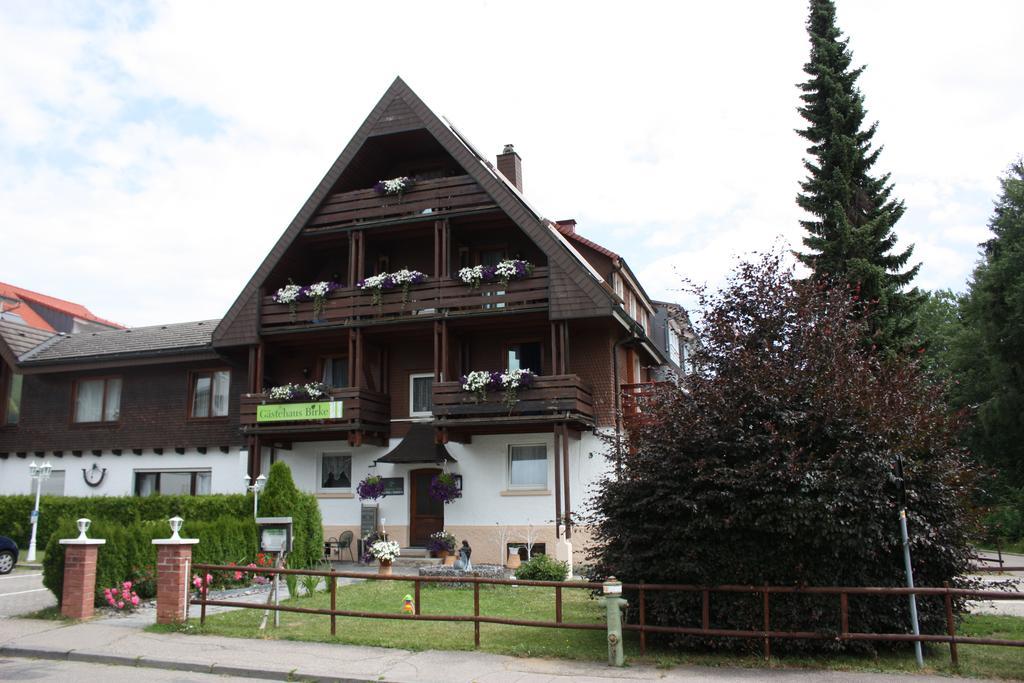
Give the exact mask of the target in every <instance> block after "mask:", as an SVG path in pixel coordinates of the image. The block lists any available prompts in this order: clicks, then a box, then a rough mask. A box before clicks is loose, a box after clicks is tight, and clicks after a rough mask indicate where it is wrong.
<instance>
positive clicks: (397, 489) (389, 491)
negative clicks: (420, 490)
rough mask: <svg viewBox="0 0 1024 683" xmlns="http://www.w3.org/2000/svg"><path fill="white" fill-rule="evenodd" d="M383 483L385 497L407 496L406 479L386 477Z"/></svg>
mask: <svg viewBox="0 0 1024 683" xmlns="http://www.w3.org/2000/svg"><path fill="white" fill-rule="evenodd" d="M382 481H383V482H384V495H385V496H402V495H405V477H384V478H383V479H382Z"/></svg>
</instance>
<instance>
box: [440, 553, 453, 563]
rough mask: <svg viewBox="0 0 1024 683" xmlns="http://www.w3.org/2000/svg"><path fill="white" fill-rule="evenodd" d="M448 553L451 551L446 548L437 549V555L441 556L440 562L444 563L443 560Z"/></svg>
mask: <svg viewBox="0 0 1024 683" xmlns="http://www.w3.org/2000/svg"><path fill="white" fill-rule="evenodd" d="M450 554H451V553H449V552H448V551H447V550H439V551H438V552H437V556H438V557H440V558H441V562H442V563H444V561H445V560H447V559H448V556H449V555H450Z"/></svg>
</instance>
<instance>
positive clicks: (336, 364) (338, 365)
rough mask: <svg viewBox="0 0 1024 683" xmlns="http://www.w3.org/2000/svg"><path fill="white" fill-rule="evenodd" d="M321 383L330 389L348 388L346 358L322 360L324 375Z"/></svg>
mask: <svg viewBox="0 0 1024 683" xmlns="http://www.w3.org/2000/svg"><path fill="white" fill-rule="evenodd" d="M321 381H322V382H323V383H324V384H326V385H328V386H332V387H347V386H348V358H345V357H344V356H335V357H333V358H325V359H324V374H323V378H322V379H321Z"/></svg>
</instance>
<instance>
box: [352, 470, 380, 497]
mask: <svg viewBox="0 0 1024 683" xmlns="http://www.w3.org/2000/svg"><path fill="white" fill-rule="evenodd" d="M356 493H358V494H359V500H377V499H378V498H380V497H381V496H383V495H384V479H383V477H381V476H380V475H378V474H371V475H370V476H368V477H367V478H366V479H363V480H362V481H361V482H359V485H358V486H356Z"/></svg>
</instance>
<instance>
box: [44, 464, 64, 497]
mask: <svg viewBox="0 0 1024 683" xmlns="http://www.w3.org/2000/svg"><path fill="white" fill-rule="evenodd" d="M40 493H41V494H42V495H44V496H63V495H64V470H51V471H50V478H49V479H44V480H43V486H42V488H41V489H40Z"/></svg>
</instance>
